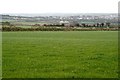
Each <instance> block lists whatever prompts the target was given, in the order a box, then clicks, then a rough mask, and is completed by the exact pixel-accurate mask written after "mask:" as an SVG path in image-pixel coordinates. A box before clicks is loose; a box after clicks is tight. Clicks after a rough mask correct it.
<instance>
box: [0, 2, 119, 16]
mask: <svg viewBox="0 0 120 80" xmlns="http://www.w3.org/2000/svg"><path fill="white" fill-rule="evenodd" d="M118 2H119V0H2V1H0V14H4V13H118Z"/></svg>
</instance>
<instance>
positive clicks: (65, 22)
mask: <svg viewBox="0 0 120 80" xmlns="http://www.w3.org/2000/svg"><path fill="white" fill-rule="evenodd" d="M59 24H60V25H64V26H70V22H69V21H60V22H59Z"/></svg>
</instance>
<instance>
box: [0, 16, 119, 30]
mask: <svg viewBox="0 0 120 80" xmlns="http://www.w3.org/2000/svg"><path fill="white" fill-rule="evenodd" d="M0 21H2V22H0V24H1V25H2V26H3V27H6V26H10V27H21V28H24V27H26V28H29V27H31V28H43V27H44V28H62V27H66V28H74V29H78V28H92V29H94V28H107V29H108V28H115V29H118V26H117V25H118V15H117V14H101V15H74V16H72V15H71V16H70V15H69V16H63V15H62V16H31V17H30V16H13V15H12V16H11V15H1V20H0Z"/></svg>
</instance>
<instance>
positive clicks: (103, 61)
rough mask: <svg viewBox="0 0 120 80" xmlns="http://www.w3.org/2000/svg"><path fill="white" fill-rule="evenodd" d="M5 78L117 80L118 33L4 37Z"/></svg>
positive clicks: (7, 34)
mask: <svg viewBox="0 0 120 80" xmlns="http://www.w3.org/2000/svg"><path fill="white" fill-rule="evenodd" d="M2 41H3V42H2V55H3V56H2V60H3V61H2V62H3V64H2V67H3V68H2V69H3V73H2V76H3V78H117V77H118V32H117V31H38V32H37V31H31V32H30V31H29V32H25V31H24V32H3V33H2Z"/></svg>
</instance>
